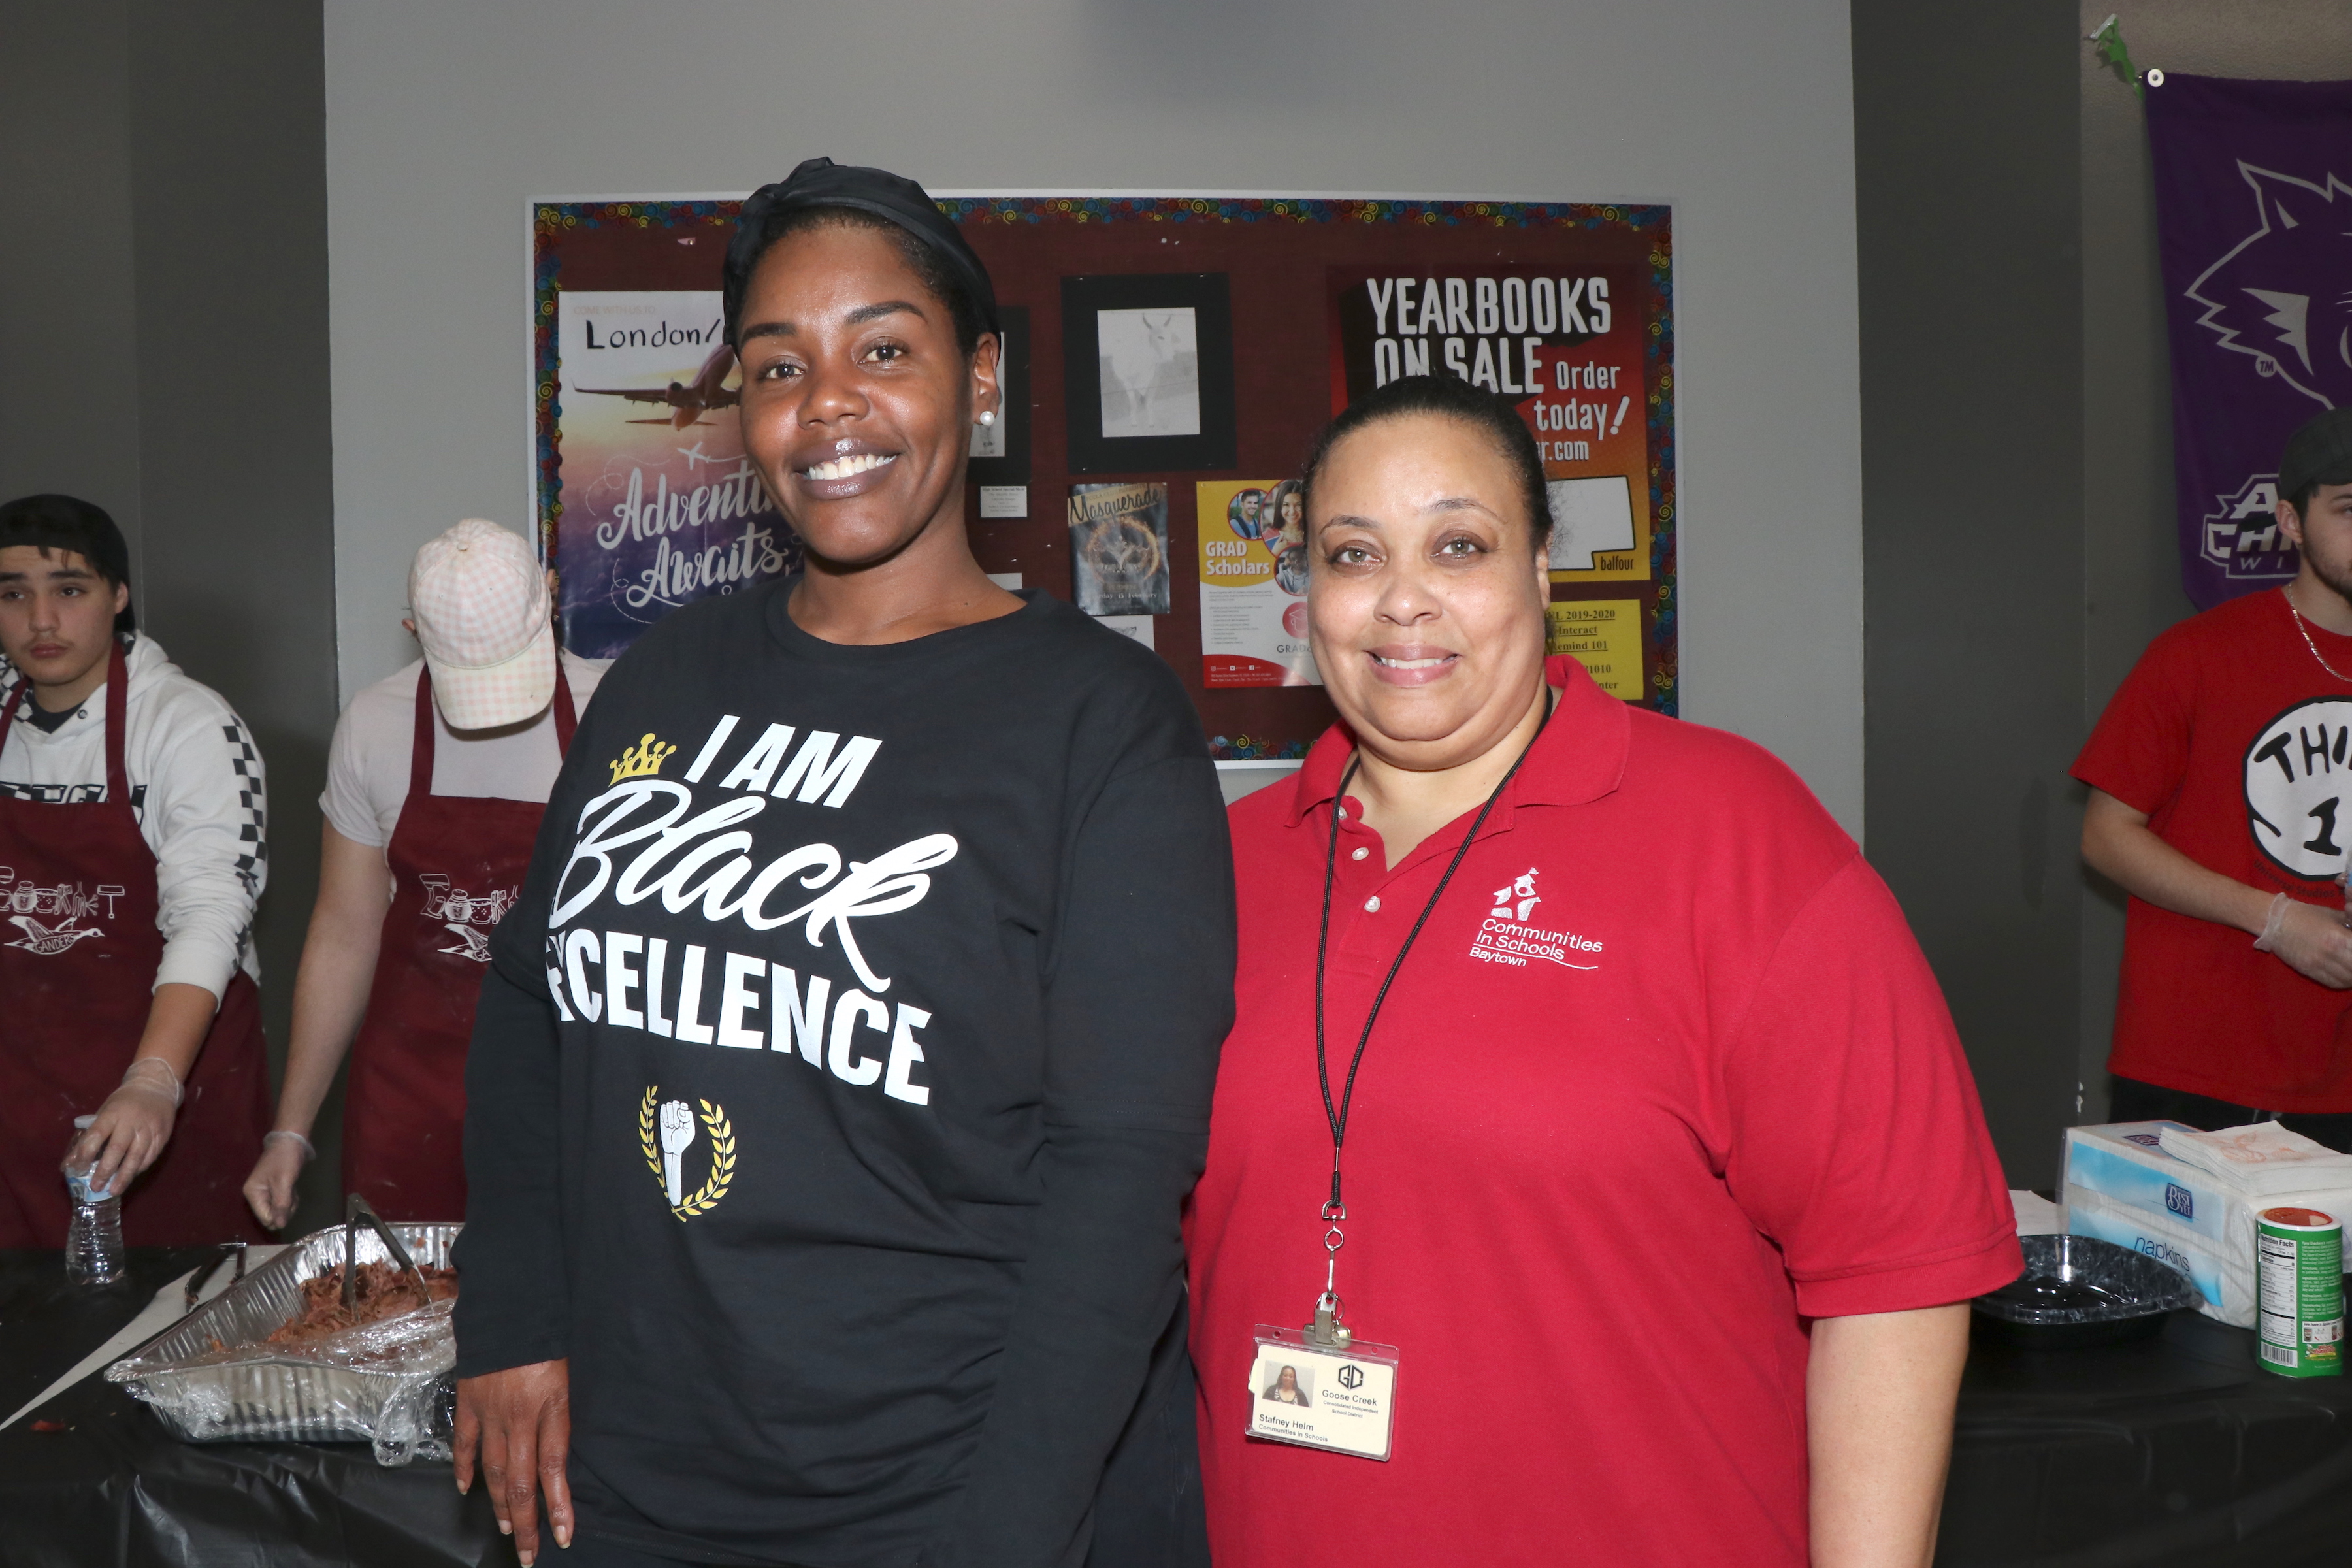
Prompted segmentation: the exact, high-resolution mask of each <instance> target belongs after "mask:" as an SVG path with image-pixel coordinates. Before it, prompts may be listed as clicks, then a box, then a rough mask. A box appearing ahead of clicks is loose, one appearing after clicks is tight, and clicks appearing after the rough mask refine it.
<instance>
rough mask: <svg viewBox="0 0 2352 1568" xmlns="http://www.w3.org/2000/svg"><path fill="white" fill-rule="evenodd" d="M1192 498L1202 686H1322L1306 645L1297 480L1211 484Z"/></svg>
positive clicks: (1302, 512)
mask: <svg viewBox="0 0 2352 1568" xmlns="http://www.w3.org/2000/svg"><path fill="white" fill-rule="evenodd" d="M1195 494H1196V496H1197V498H1198V510H1197V512H1196V513H1195V521H1196V522H1197V524H1198V531H1199V533H1200V536H1201V684H1202V685H1203V686H1207V687H1224V686H1320V685H1322V684H1323V678H1322V676H1321V675H1320V674H1318V672H1317V671H1316V668H1315V655H1314V654H1313V653H1312V652H1311V651H1309V649H1308V647H1307V522H1306V509H1305V507H1304V506H1303V505H1302V504H1301V501H1300V497H1299V490H1298V481H1297V480H1296V479H1284V480H1281V481H1279V482H1277V481H1276V480H1273V479H1238V480H1236V479H1216V480H1212V481H1208V482H1205V483H1203V484H1202V485H1200V486H1199V487H1198V489H1197V490H1196V492H1195Z"/></svg>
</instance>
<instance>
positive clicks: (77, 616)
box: [0, 495, 269, 1247]
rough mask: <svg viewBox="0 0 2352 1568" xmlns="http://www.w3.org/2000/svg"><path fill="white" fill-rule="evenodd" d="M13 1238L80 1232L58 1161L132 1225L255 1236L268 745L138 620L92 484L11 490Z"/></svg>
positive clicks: (4, 1073) (2, 1178) (5, 1117)
mask: <svg viewBox="0 0 2352 1568" xmlns="http://www.w3.org/2000/svg"><path fill="white" fill-rule="evenodd" d="M0 655H5V660H6V662H5V665H0V998H5V1018H6V1023H5V1026H4V1027H0V1247H60V1246H62V1245H64V1242H65V1235H66V1227H67V1222H68V1218H69V1208H68V1199H67V1195H66V1189H65V1184H64V1181H63V1179H62V1177H61V1176H60V1174H59V1165H60V1162H61V1161H62V1162H63V1163H65V1164H66V1165H69V1166H71V1167H73V1168H75V1169H80V1168H81V1167H83V1166H85V1165H89V1166H91V1167H92V1170H91V1174H92V1184H93V1186H95V1187H97V1188H99V1189H101V1190H104V1189H111V1190H114V1191H117V1192H122V1193H124V1194H125V1196H124V1200H123V1235H124V1238H125V1240H127V1241H128V1242H129V1243H130V1244H131V1245H132V1246H183V1245H189V1244H195V1243H204V1242H213V1241H222V1240H226V1239H229V1238H232V1237H249V1238H252V1239H259V1238H260V1236H261V1233H260V1231H259V1230H257V1228H256V1227H255V1226H254V1225H253V1222H252V1219H251V1216H250V1215H247V1213H246V1209H245V1204H244V1202H243V1200H242V1196H241V1194H240V1192H239V1187H240V1184H241V1183H242V1181H243V1179H244V1175H245V1172H246V1169H247V1165H248V1164H249V1163H251V1160H252V1157H253V1150H254V1148H255V1146H256V1145H257V1143H258V1142H260V1138H261V1134H262V1131H263V1130H264V1129H265V1128H266V1127H267V1126H268V1115H269V1100H268V1094H269V1085H268V1062H267V1059H266V1058H265V1055H264V1051H263V1047H262V1037H261V1016H260V1008H259V1003H258V995H257V991H256V981H257V977H258V970H257V964H256V963H255V959H254V953H253V911H254V901H255V900H256V899H257V898H258V897H259V895H260V892H261V887H262V882H263V879H264V878H265V877H266V875H267V873H268V848H267V840H266V837H265V828H266V817H265V811H264V795H263V783H262V767H261V757H260V753H259V752H258V751H257V749H256V748H255V746H254V743H253V740H252V737H251V734H250V732H249V731H247V729H246V726H245V724H244V721H242V720H240V719H239V718H238V717H237V716H236V710H233V709H232V708H230V706H229V705H228V703H227V702H226V700H223V699H222V698H221V696H220V695H219V694H218V693H217V692H215V691H213V690H211V689H209V688H207V687H204V686H201V685H199V684H197V683H196V682H195V681H194V680H191V679H188V677H187V676H185V675H184V674H183V673H182V672H181V670H180V668H179V667H178V666H176V665H174V664H173V663H172V661H171V660H170V659H169V658H166V657H165V656H164V653H163V648H162V647H159V646H157V644H156V643H155V641H154V639H153V638H152V637H143V636H142V635H140V634H139V632H138V630H137V627H136V623H135V619H134V617H133V615H132V611H131V571H130V552H129V550H128V548H127V547H126V546H125V544H124V542H123V539H122V534H121V531H120V530H118V529H117V528H116V527H115V525H114V520H113V519H111V518H110V517H109V516H108V515H107V514H106V513H105V512H104V511H103V510H100V508H98V507H95V506H92V505H91V504H90V503H89V502H88V501H83V500H76V499H75V498H73V497H71V496H62V495H35V496H26V497H23V498H21V499H19V500H13V501H9V502H7V503H6V504H5V505H0ZM82 1116H89V1117H90V1118H92V1120H91V1121H90V1123H89V1127H88V1129H87V1130H86V1131H82V1132H81V1133H80V1134H79V1136H77V1134H76V1131H75V1119H76V1118H77V1117H82ZM142 1176H143V1179H141V1178H142Z"/></svg>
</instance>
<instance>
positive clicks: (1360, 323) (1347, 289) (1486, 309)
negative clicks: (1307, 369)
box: [1328, 262, 1651, 582]
mask: <svg viewBox="0 0 2352 1568" xmlns="http://www.w3.org/2000/svg"><path fill="white" fill-rule="evenodd" d="M1328 291H1329V299H1330V309H1331V329H1332V330H1331V343H1332V353H1333V359H1334V363H1333V366H1332V387H1331V391H1332V412H1333V413H1335V414H1336V413H1338V412H1339V410H1340V409H1342V408H1345V407H1346V406H1347V405H1348V404H1349V403H1350V402H1351V401H1353V400H1354V399H1356V398H1358V397H1360V396H1362V395H1364V394H1365V393H1367V392H1370V391H1371V390H1372V389H1373V388H1375V387H1379V386H1385V385H1386V384H1389V383H1390V382H1391V381H1394V380H1395V379H1397V377H1399V376H1401V375H1454V376H1458V377H1460V378H1461V379H1462V380H1464V381H1466V382H1469V383H1470V384H1473V385H1475V386H1483V387H1485V388H1486V390H1487V391H1489V392H1493V393H1498V394H1500V395H1503V396H1505V397H1507V398H1510V399H1511V400H1512V401H1513V402H1514V403H1516V404H1517V405H1518V410H1519V416H1520V417H1521V418H1523V419H1525V420H1526V421H1527V422H1528V429H1529V430H1530V431H1531V432H1533V433H1534V436H1535V438H1536V448H1537V450H1538V452H1540V453H1541V454H1542V456H1543V465H1544V478H1545V479H1546V481H1547V482H1548V484H1549V488H1550V491H1551V512H1552V536H1551V562H1550V565H1551V572H1552V579H1553V581H1555V582H1594V581H1606V580H1636V581H1638V580H1641V579H1645V578H1647V577H1648V576H1649V575H1650V531H1651V517H1650V450H1649V440H1648V437H1649V417H1648V416H1649V409H1648V406H1647V398H1646V396H1645V395H1644V393H1643V381H1642V367H1643V344H1644V342H1645V341H1646V339H1647V337H1648V333H1647V331H1646V326H1645V322H1644V320H1643V316H1644V314H1645V312H1644V311H1643V309H1642V301H1643V292H1642V279H1641V276H1640V272H1639V269H1638V268H1635V267H1633V266H1631V265H1627V264H1623V263H1615V262H1591V263H1586V264H1583V265H1580V266H1573V267H1565V268H1562V267H1552V268H1534V267H1528V266H1523V265H1505V264H1499V263H1497V264H1492V265H1489V264H1486V263H1479V264H1476V265H1475V266H1472V267H1454V268H1435V269H1432V270H1430V271H1427V272H1424V273H1423V274H1422V275H1419V276H1414V275H1410V274H1404V273H1402V272H1401V271H1398V270H1393V269H1373V268H1363V267H1334V268H1330V270H1329V273H1328Z"/></svg>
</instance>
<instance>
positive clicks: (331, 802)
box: [246, 521, 598, 1229]
mask: <svg viewBox="0 0 2352 1568" xmlns="http://www.w3.org/2000/svg"><path fill="white" fill-rule="evenodd" d="M409 600H410V603H411V605H413V606H414V609H415V616H414V617H413V618H412V619H410V620H408V621H406V622H404V625H405V626H407V627H408V629H409V630H410V631H412V632H414V633H415V635H416V637H417V638H418V640H419V642H420V643H421V644H422V645H423V650H424V654H425V658H424V659H423V660H422V661H421V664H420V665H412V666H410V667H409V668H406V669H404V670H402V671H400V672H399V673H398V674H396V675H394V676H393V677H391V678H390V679H386V680H383V681H380V682H378V683H377V684H375V685H374V686H371V687H368V688H366V689H362V691H361V692H360V693H359V694H358V695H357V696H356V697H354V698H353V700H352V705H351V707H350V708H348V709H347V710H345V711H344V714H343V717H342V720H341V722H340V723H339V724H338V725H337V726H336V732H335V741H334V745H333V748H332V752H331V757H330V760H329V764H328V785H327V793H326V795H325V796H324V798H323V799H322V801H321V803H320V804H321V805H322V806H323V807H324V808H325V812H326V816H327V823H326V826H325V830H324V845H323V852H322V858H321V874H320V887H319V900H318V904H317V906H316V908H315V910H313V912H312V916H311V923H310V936H309V938H308V940H307V941H306V942H305V943H304V946H303V951H302V964H301V970H300V973H299V975H298V977H297V979H296V982H295V994H294V1029H293V1036H292V1038H291V1041H290V1048H289V1051H288V1054H287V1067H286V1083H285V1087H284V1089H283V1092H282V1094H281V1096H280V1099H279V1101H278V1115H277V1118H276V1120H275V1121H273V1122H272V1123H271V1127H272V1131H270V1132H269V1133H268V1136H267V1138H266V1139H265V1140H264V1146H263V1150H262V1154H261V1158H260V1159H259V1160H258V1161H257V1163H255V1164H254V1166H253V1169H252V1173H251V1174H250V1175H249V1176H248V1177H247V1181H246V1196H247V1202H248V1203H250V1204H251V1205H252V1208H253V1212H254V1214H255V1215H256V1216H257V1217H258V1218H259V1219H260V1220H261V1221H262V1223H263V1224H265V1225H267V1226H270V1227H271V1228H273V1229H276V1228H279V1227H282V1226H284V1225H286V1224H287V1222H288V1221H289V1218H290V1217H291V1215H292V1212H293V1207H294V1203H295V1184H296V1181H297V1178H298V1177H299V1173H300V1171H301V1167H302V1165H303V1164H304V1163H306V1162H307V1161H308V1160H309V1159H310V1157H311V1154H312V1152H313V1149H312V1145H311V1143H310V1136H309V1134H310V1129H311V1126H312V1124H313V1123H314V1121H316V1120H317V1117H318V1114H319V1110H320V1105H321V1103H322V1102H323V1101H324V1100H325V1098H326V1094H327V1090H328V1089H329V1087H330V1086H331V1084H332V1082H333V1080H334V1076H335V1071H336V1068H338V1067H339V1066H340V1065H341V1061H342V1057H343V1053H344V1051H345V1050H346V1049H347V1048H348V1049H350V1050H351V1052H352V1061H351V1071H350V1074H349V1077H348V1079H347V1080H346V1083H345V1089H344V1104H343V1119H342V1161H341V1177H342V1186H343V1188H344V1190H345V1191H346V1192H355V1193H360V1194H364V1195H365V1196H366V1198H367V1200H368V1202H369V1203H370V1204H372V1205H374V1207H375V1209H376V1212H377V1213H378V1214H381V1215H383V1216H384V1217H385V1218H387V1219H397V1220H410V1221H428V1222H429V1221H436V1220H459V1219H463V1218H464V1217H465V1213H466V1179H465V1163H464V1159H463V1156H462V1153H461V1151H460V1149H459V1133H460V1130H461V1128H462V1126H463V1124H464V1121H465V1114H466V1097H465V1067H466V1047H467V1041H468V1039H469V1038H470V1037H471V1036H472V1032H473V1025H474V1000H475V996H476V994H477V993H478V990H479V988H480V986H481V980H482V973H483V971H484V969H485V968H486V966H487V964H488V958H489V934H490V932H491V931H492V930H494V929H495V928H496V926H497V924H498V922H499V920H500V919H501V918H502V917H503V916H504V915H505V913H506V911H507V910H508V909H509V907H510V906H511V905H512V904H513V902H514V899H515V895H516V892H517V891H518V889H520V887H521V885H522V878H523V871H524V869H525V868H526V867H527V866H528V865H529V863H530V852H531V845H532V843H533V841H534V839H535V838H536V837H537V836H538V832H539V819H540V816H541V812H542V811H543V810H544V809H545V805H544V802H545V801H546V798H547V793H548V789H549V787H550V786H551V784H553V782H554V779H555V774H556V770H557V768H558V766H559V765H560V763H561V762H562V754H563V752H564V751H565V750H567V749H568V748H569V747H570V745H571V743H572V725H573V722H574V721H575V718H576V716H577V711H578V704H579V703H581V702H583V701H584V700H586V697H587V694H588V692H590V691H592V690H593V689H594V684H595V679H596V675H597V673H598V668H597V666H596V665H595V664H594V663H593V662H592V661H587V660H582V659H576V658H572V657H571V656H570V655H566V654H559V652H558V651H557V649H556V647H555V642H554V635H553V628H552V619H551V601H550V595H549V590H548V585H547V583H546V580H545V576H544V574H542V573H541V569H540V567H539V565H538V563H537V562H536V561H535V560H534V559H533V558H532V556H531V553H530V546H529V545H528V544H526V543H525V542H523V541H522V540H521V539H520V538H519V537H518V536H516V535H515V534H513V533H510V532H509V531H506V530H504V529H502V528H499V527H498V526H497V525H496V524H493V523H488V522H483V521H466V522H461V523H459V524H458V525H457V527H455V528H453V529H451V530H449V531H447V532H446V533H444V534H442V535H441V536H440V537H438V538H436V539H435V540H433V541H431V542H428V543H427V544H426V545H425V547H424V548H423V549H422V550H421V551H419V552H418V553H417V558H416V563H415V567H414V568H413V569H412V571H411V573H410V577H409ZM436 780H437V783H436Z"/></svg>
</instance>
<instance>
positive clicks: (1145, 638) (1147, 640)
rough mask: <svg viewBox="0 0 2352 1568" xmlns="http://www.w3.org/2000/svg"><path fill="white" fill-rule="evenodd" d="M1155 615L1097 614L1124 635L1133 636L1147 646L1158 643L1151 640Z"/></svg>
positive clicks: (1100, 619)
mask: <svg viewBox="0 0 2352 1568" xmlns="http://www.w3.org/2000/svg"><path fill="white" fill-rule="evenodd" d="M1158 618H1159V617H1157V616H1096V617H1095V619H1096V620H1097V621H1100V622H1101V623H1102V624H1103V625H1104V626H1108V627H1109V628H1110V629H1111V630H1113V631H1115V632H1117V633H1118V635H1119V636H1121V637H1133V638H1134V639H1135V640H1136V641H1138V642H1139V643H1141V644H1142V645H1143V646H1144V647H1155V646H1156V645H1155V644H1154V643H1153V642H1152V640H1151V623H1152V622H1153V621H1154V620H1156V619H1158Z"/></svg>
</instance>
